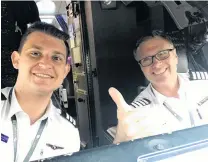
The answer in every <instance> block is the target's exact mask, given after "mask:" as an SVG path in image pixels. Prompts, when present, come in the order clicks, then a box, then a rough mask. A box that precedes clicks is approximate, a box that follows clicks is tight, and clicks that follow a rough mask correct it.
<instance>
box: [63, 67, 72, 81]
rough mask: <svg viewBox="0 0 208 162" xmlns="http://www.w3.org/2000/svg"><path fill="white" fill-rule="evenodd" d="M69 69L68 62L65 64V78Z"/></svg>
mask: <svg viewBox="0 0 208 162" xmlns="http://www.w3.org/2000/svg"><path fill="white" fill-rule="evenodd" d="M70 70H71V66H70V64H66V65H65V74H64V78H66V76H67V75H68V73H69V72H70Z"/></svg>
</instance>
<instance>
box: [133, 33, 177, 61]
mask: <svg viewBox="0 0 208 162" xmlns="http://www.w3.org/2000/svg"><path fill="white" fill-rule="evenodd" d="M155 37H161V38H163V39H164V40H167V41H168V42H169V43H170V44H172V45H174V44H173V42H172V40H171V38H170V37H169V36H168V35H167V34H165V33H164V32H163V31H162V30H153V31H152V32H151V33H150V34H147V35H145V36H142V37H141V38H140V39H138V40H137V42H136V47H135V48H134V51H133V53H134V58H135V59H136V61H139V58H138V54H137V53H136V51H137V48H138V47H139V46H140V44H141V43H143V42H145V41H148V40H150V39H153V38H155Z"/></svg>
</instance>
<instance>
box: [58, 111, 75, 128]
mask: <svg viewBox="0 0 208 162" xmlns="http://www.w3.org/2000/svg"><path fill="white" fill-rule="evenodd" d="M58 111H59V113H60V115H61V116H62V117H63V118H64V119H66V120H67V121H69V122H70V123H71V124H72V125H73V126H75V127H77V122H76V120H75V119H74V118H73V117H71V116H70V115H69V114H68V113H67V112H66V111H65V110H63V109H58Z"/></svg>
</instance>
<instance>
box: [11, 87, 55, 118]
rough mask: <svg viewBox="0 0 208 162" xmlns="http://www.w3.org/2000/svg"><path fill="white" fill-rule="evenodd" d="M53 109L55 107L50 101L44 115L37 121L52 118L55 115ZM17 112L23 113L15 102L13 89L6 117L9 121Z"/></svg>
mask: <svg viewBox="0 0 208 162" xmlns="http://www.w3.org/2000/svg"><path fill="white" fill-rule="evenodd" d="M55 109H56V108H55V106H54V105H53V104H52V101H51V100H50V103H49V105H48V107H47V109H46V112H45V114H44V115H43V116H42V117H41V118H40V119H38V120H37V121H39V120H44V119H46V118H47V117H48V118H53V116H54V113H55ZM19 112H24V111H23V110H22V108H21V106H20V105H19V102H18V101H17V97H16V94H15V90H14V88H13V90H12V98H11V105H10V110H9V115H8V117H9V118H10V119H11V117H12V116H13V115H14V114H17V113H19Z"/></svg>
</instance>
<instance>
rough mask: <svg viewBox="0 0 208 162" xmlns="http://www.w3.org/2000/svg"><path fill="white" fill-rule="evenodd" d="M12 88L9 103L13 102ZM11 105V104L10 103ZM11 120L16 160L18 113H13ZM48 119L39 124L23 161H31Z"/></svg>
mask: <svg viewBox="0 0 208 162" xmlns="http://www.w3.org/2000/svg"><path fill="white" fill-rule="evenodd" d="M12 90H13V88H12V89H11V90H10V92H9V104H11V98H12ZM9 106H10V105H9ZM11 120H12V127H13V142H14V162H16V156H17V119H16V115H13V116H12V117H11ZM47 121H48V118H46V119H44V120H42V121H41V123H40V126H39V129H38V132H37V134H36V136H35V139H34V141H33V143H32V146H31V147H30V150H29V151H28V153H27V155H26V157H25V159H24V161H23V162H29V160H30V158H31V156H32V154H33V152H34V150H35V148H36V146H37V144H38V142H39V139H40V137H41V135H42V132H43V130H44V128H45V126H46V123H47Z"/></svg>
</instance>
